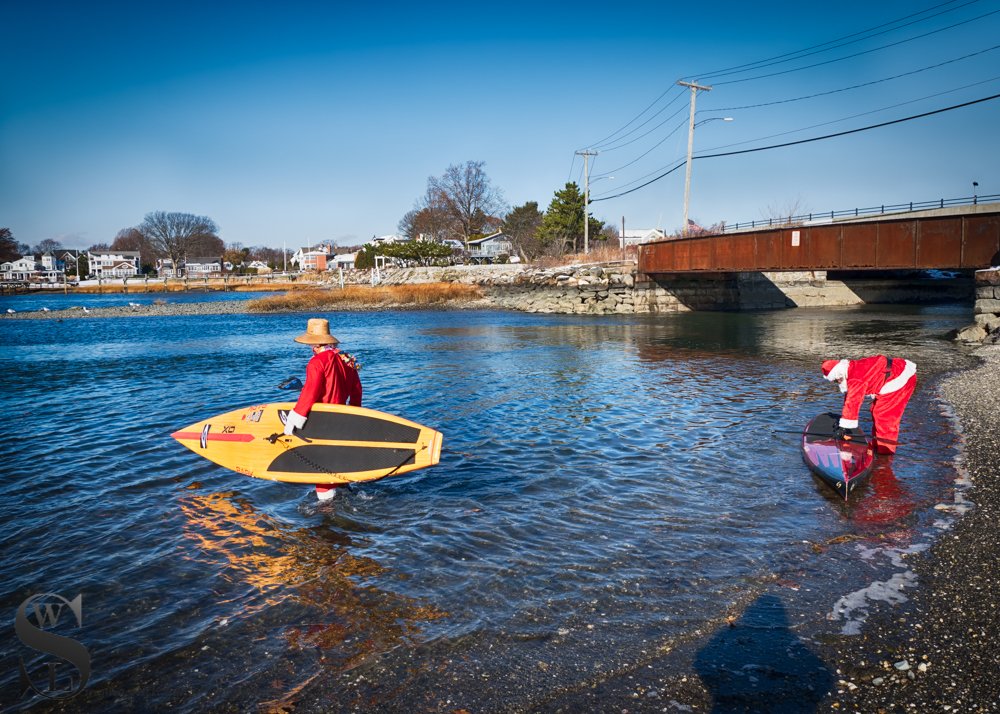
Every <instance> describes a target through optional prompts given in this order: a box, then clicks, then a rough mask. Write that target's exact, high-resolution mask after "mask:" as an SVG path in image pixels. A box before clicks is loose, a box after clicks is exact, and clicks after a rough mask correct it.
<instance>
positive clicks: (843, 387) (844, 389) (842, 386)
mask: <svg viewBox="0 0 1000 714" xmlns="http://www.w3.org/2000/svg"><path fill="white" fill-rule="evenodd" d="M837 387H838V388H839V389H840V393H841V394H847V380H846V379H841V380H840V381H839V382H837Z"/></svg>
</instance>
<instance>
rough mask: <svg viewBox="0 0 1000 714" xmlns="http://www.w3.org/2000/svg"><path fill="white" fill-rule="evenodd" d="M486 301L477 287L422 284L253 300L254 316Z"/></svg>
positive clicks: (305, 292)
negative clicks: (260, 314)
mask: <svg viewBox="0 0 1000 714" xmlns="http://www.w3.org/2000/svg"><path fill="white" fill-rule="evenodd" d="M482 297H483V291H482V290H481V289H480V288H479V287H477V286H475V285H464V284H461V283H423V284H419V285H385V286H376V287H368V286H365V285H349V286H347V287H344V288H343V289H340V288H334V289H330V290H319V289H315V290H298V291H294V292H289V293H286V294H285V295H273V296H270V297H264V298H259V299H257V300H251V301H250V302H249V303H248V305H247V309H248V310H250V311H251V312H283V311H296V312H305V311H309V310H321V309H324V308H333V309H337V308H342V307H368V306H387V305H418V306H419V305H437V304H440V303H446V302H469V301H472V300H478V299H480V298H482Z"/></svg>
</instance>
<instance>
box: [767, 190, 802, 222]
mask: <svg viewBox="0 0 1000 714" xmlns="http://www.w3.org/2000/svg"><path fill="white" fill-rule="evenodd" d="M805 212H806V209H805V208H804V207H803V205H802V197H801V196H800V197H798V198H796V199H794V200H792V199H789V200H787V201H785V203H784V205H780V206H779V205H778V204H776V203H771V204H768V206H767V210H766V211H765V212H764V218H768V219H771V220H772V221H773V222H774V224H775V225H779V226H780V225H786V226H790V225H793V224H794V225H800V224H801V223H802V220H801V218H799V219H798V220H796V218H798V217H799V216H801V215H802V214H804V213H805Z"/></svg>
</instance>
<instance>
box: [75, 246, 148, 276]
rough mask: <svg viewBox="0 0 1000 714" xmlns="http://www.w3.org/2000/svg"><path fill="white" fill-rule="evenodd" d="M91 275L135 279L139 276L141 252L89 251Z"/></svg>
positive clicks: (88, 258) (88, 259)
mask: <svg viewBox="0 0 1000 714" xmlns="http://www.w3.org/2000/svg"><path fill="white" fill-rule="evenodd" d="M87 262H88V264H89V265H90V273H91V275H93V276H94V277H96V278H134V277H135V276H136V275H138V274H139V251H137V250H107V251H97V252H94V251H90V250H88V251H87Z"/></svg>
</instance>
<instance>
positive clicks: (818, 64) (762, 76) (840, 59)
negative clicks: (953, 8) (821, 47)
mask: <svg viewBox="0 0 1000 714" xmlns="http://www.w3.org/2000/svg"><path fill="white" fill-rule="evenodd" d="M997 13H1000V10H993V11H992V12H987V13H985V14H983V15H979V16H978V17H973V18H970V19H968V20H963V21H962V22H956V23H955V24H954V25H948V26H947V27H941V28H939V29H937V30H931V31H930V32H925V33H924V34H922V35H916V36H914V37H908V38H906V39H904V40H899V41H897V42H890V43H889V44H887V45H881V46H879V47H873V48H871V49H869V50H862V51H861V52H855V53H854V54H852V55H845V56H843V57H837V58H835V59H831V60H826V61H824V62H816V63H815V64H809V65H805V66H804V67H795V68H793V69H784V70H782V71H780V72H772V73H770V74H759V75H757V76H755V77H744V78H743V79H730V80H729V81H727V82H715V86H720V85H724V84H737V83H739V82H752V81H754V80H756V79H767V78H769V77H778V76H780V75H783V74H791V73H792V72H801V71H802V70H804V69H813V68H815V67H822V66H824V65H828V64H833V63H834V62H843V61H844V60H847V59H853V58H855V57H860V56H862V55H867V54H871V53H872V52H879V51H880V50H885V49H888V48H890V47H896V46H898V45H902V44H906V43H907V42H913V41H914V40H921V39H923V38H925V37H930V36H931V35H936V34H937V33H939V32H944V31H946V30H952V29H954V28H956V27H959V26H961V25H967V24H969V23H970V22H975V21H976V20H982V19H983V18H984V17H989V16H990V15H996V14H997Z"/></svg>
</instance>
